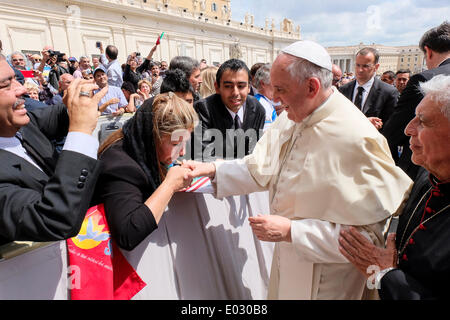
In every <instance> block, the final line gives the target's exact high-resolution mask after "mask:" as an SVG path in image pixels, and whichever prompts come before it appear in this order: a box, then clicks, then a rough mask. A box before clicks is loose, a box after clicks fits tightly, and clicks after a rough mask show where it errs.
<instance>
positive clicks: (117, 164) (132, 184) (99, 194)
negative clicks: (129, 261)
mask: <svg viewBox="0 0 450 320" xmlns="http://www.w3.org/2000/svg"><path fill="white" fill-rule="evenodd" d="M99 159H100V160H101V161H102V170H101V174H100V177H99V179H98V183H97V187H96V189H95V196H94V199H93V203H92V205H94V204H100V203H103V204H104V205H105V215H106V219H107V221H108V225H109V228H110V230H111V236H112V237H113V239H114V240H115V241H116V242H117V244H118V245H119V247H121V248H122V249H125V250H132V249H134V248H135V247H136V246H137V245H138V244H139V243H141V242H142V241H143V240H144V239H145V238H146V237H147V236H148V235H149V234H150V233H152V232H153V231H154V230H155V229H156V228H157V227H158V226H157V224H156V220H155V218H154V216H153V214H152V212H151V211H150V209H149V208H148V207H147V206H146V205H145V203H144V202H145V201H146V200H147V199H148V197H150V196H151V194H152V191H151V190H152V189H153V188H152V185H151V183H150V181H148V179H149V178H148V177H147V176H146V174H145V172H144V171H143V169H142V168H141V166H140V165H139V164H138V163H137V162H136V161H135V160H134V159H133V158H132V157H130V155H129V154H128V153H127V152H126V151H125V150H124V148H123V140H119V141H117V142H115V143H113V144H112V145H111V146H110V147H109V148H108V149H106V150H105V151H104V152H103V153H102V154H101V155H100V158H99Z"/></svg>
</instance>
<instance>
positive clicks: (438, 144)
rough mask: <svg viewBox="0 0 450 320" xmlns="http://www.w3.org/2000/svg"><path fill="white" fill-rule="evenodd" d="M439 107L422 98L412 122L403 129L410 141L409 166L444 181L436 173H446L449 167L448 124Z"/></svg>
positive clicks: (449, 131) (449, 132) (449, 130)
mask: <svg viewBox="0 0 450 320" xmlns="http://www.w3.org/2000/svg"><path fill="white" fill-rule="evenodd" d="M440 107H441V106H440V105H439V104H438V103H437V102H435V101H433V100H432V99H431V98H430V97H429V96H425V98H424V99H423V100H422V101H421V102H420V103H419V105H418V106H417V108H416V116H415V118H414V119H412V120H411V122H410V123H409V124H408V125H407V126H406V129H405V134H406V135H407V136H409V137H410V139H409V144H410V149H411V150H412V156H411V160H412V162H413V163H415V164H417V165H419V166H422V167H424V168H425V169H427V170H428V171H430V172H431V173H433V174H434V175H435V176H436V177H438V178H439V179H443V178H444V177H441V176H440V174H439V173H440V172H444V171H447V170H448V169H449V168H448V167H449V164H450V120H449V119H447V117H445V116H444V114H443V113H442V112H441V110H440ZM447 178H448V177H447Z"/></svg>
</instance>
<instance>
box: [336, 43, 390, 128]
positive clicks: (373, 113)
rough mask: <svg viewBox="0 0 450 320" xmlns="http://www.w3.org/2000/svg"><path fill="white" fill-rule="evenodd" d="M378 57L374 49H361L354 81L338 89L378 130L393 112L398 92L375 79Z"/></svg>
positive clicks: (357, 57)
mask: <svg viewBox="0 0 450 320" xmlns="http://www.w3.org/2000/svg"><path fill="white" fill-rule="evenodd" d="M379 58H380V56H379V54H378V51H377V50H376V49H374V48H369V47H366V48H362V49H361V50H359V51H358V53H357V54H356V63H355V74H356V79H355V80H353V81H351V82H349V83H347V84H346V85H344V86H342V87H340V88H339V91H341V93H342V94H343V95H344V96H346V97H347V98H348V99H350V100H351V101H352V102H353V103H354V104H355V106H356V107H357V108H358V109H360V110H361V112H362V113H364V114H365V115H366V117H367V118H368V119H369V120H370V122H372V124H373V125H374V126H375V128H377V129H378V130H380V132H381V133H383V131H382V127H383V124H384V123H386V121H387V120H388V119H389V117H390V116H391V114H392V113H393V112H394V108H395V105H396V103H397V98H398V91H397V90H396V89H395V87H394V86H391V85H388V84H387V83H384V82H382V81H381V80H379V79H378V78H376V77H375V75H376V72H377V70H378V67H379V66H380V64H379V63H378V60H379Z"/></svg>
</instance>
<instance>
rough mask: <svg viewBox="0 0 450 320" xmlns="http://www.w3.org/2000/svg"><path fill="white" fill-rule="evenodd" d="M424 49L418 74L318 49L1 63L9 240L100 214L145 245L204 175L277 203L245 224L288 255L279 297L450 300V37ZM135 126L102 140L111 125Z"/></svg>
mask: <svg viewBox="0 0 450 320" xmlns="http://www.w3.org/2000/svg"><path fill="white" fill-rule="evenodd" d="M419 46H420V48H421V50H422V51H423V52H424V54H425V60H426V64H427V67H428V70H426V71H424V72H422V73H418V74H414V75H413V74H411V72H410V71H409V70H398V71H397V72H396V73H394V72H385V73H383V74H382V75H381V77H378V76H377V70H378V68H379V58H380V55H379V53H378V52H377V50H375V49H373V48H371V47H367V48H362V49H361V50H359V51H358V53H357V54H356V56H355V75H354V78H353V74H342V71H341V70H340V69H339V67H338V66H336V65H333V64H332V63H331V59H330V56H329V54H328V53H327V51H326V50H325V49H324V48H323V47H322V46H320V45H319V44H317V43H315V42H313V41H307V40H305V41H298V42H295V43H293V44H291V45H289V46H287V47H286V48H283V49H282V50H281V52H280V54H279V55H278V56H277V57H276V59H275V61H274V62H273V63H258V64H255V65H253V66H251V67H250V68H249V67H248V66H247V65H246V64H245V62H244V61H242V60H239V59H229V60H227V61H224V62H223V63H222V64H221V65H220V66H218V67H217V66H208V65H207V63H206V61H201V62H198V61H197V60H196V59H194V58H192V57H187V56H177V57H173V58H172V59H171V60H170V62H169V63H167V61H154V60H153V55H154V53H155V51H156V49H157V45H155V46H154V47H153V48H152V49H151V50H150V52H149V53H148V55H147V56H146V57H145V58H143V57H142V56H141V55H140V53H137V52H133V53H131V54H129V55H128V57H127V60H126V63H125V64H121V63H120V62H119V61H118V56H119V52H118V49H117V47H115V46H114V45H108V46H107V47H106V48H105V49H104V48H103V44H102V43H99V45H98V50H99V55H98V57H93V58H92V64H91V59H90V58H89V57H88V56H81V57H79V59H77V58H76V57H69V58H67V56H66V55H65V54H62V53H60V52H57V51H54V50H53V48H52V47H50V46H47V47H45V48H43V50H42V52H41V56H39V55H28V56H25V55H23V54H22V53H20V52H13V53H11V54H9V55H8V56H7V57H6V56H5V55H3V54H0V160H1V162H2V167H1V168H0V212H1V214H0V244H4V243H7V242H10V241H16V240H28V241H56V240H64V239H68V238H70V237H73V236H75V235H77V234H78V232H79V230H80V227H81V223H82V221H83V219H84V215H85V213H86V211H87V209H88V208H89V207H91V206H93V205H96V204H99V203H103V204H104V205H105V212H106V218H107V221H108V224H109V226H110V229H111V235H112V238H113V239H114V240H115V241H116V242H117V244H118V245H119V247H121V248H122V249H124V250H133V249H134V248H135V247H136V246H137V245H139V244H140V243H141V242H142V241H143V240H144V239H145V238H146V237H147V236H148V235H150V234H151V233H152V232H153V231H154V230H155V229H156V228H157V227H158V223H159V221H160V219H161V217H162V215H163V214H164V211H165V208H166V207H167V205H168V203H169V202H170V200H171V198H172V196H173V195H174V193H175V192H177V191H179V190H181V189H183V188H185V187H187V186H189V185H190V184H191V182H192V181H193V179H194V178H196V177H200V176H207V177H210V179H211V182H212V185H213V187H214V196H215V197H217V198H219V199H221V198H224V197H227V196H231V195H241V194H248V193H251V192H257V191H268V193H269V201H270V210H271V212H270V215H264V216H261V215H258V216H255V217H251V218H249V221H250V226H251V228H252V231H253V232H254V234H255V236H256V237H257V238H258V239H260V240H261V241H270V242H275V243H276V247H275V252H274V260H275V261H277V263H275V264H273V266H272V268H273V269H272V272H271V277H270V284H269V294H268V298H269V299H362V298H378V294H379V297H381V298H382V299H442V298H446V297H448V291H447V290H446V287H447V284H449V283H450V277H449V275H450V263H449V261H450V252H449V250H448V249H447V246H446V242H447V241H448V240H450V238H449V237H448V235H450V232H449V230H450V228H449V229H447V228H446V227H447V223H449V227H450V215H448V214H450V194H449V190H450V189H449V184H450V95H449V92H450V24H449V23H448V22H444V23H442V24H441V25H439V26H437V27H435V28H432V29H431V30H429V31H427V32H426V33H425V34H424V35H423V37H422V38H421V40H420V43H419ZM0 50H1V42H0ZM123 113H133V114H134V115H133V116H132V117H131V119H130V120H128V121H127V122H126V123H125V124H124V125H123V127H122V128H120V129H118V130H117V131H116V132H114V133H113V134H111V135H110V136H109V137H108V138H107V139H106V141H104V142H103V143H102V144H101V145H99V141H98V139H97V138H96V137H93V136H92V133H93V132H94V130H95V128H96V125H97V121H98V117H99V115H112V116H120V115H122V114H123ZM393 216H399V224H398V229H397V231H396V230H391V229H392V228H389V226H393V224H391V222H392V220H393V219H392V218H393ZM387 229H390V230H391V231H392V232H393V233H395V232H397V235H398V236H397V238H396V237H395V235H394V234H393V233H391V234H390V235H389V236H387V239H386V230H387ZM373 266H376V267H377V268H378V269H377V270H378V271H376V272H375V273H373V272H371V271H370V270H373V269H372V267H373ZM298 274H301V277H298ZM369 284H372V285H373V286H374V287H375V288H377V289H379V290H378V291H374V290H372V291H371V290H370V289H371V288H369V287H370V285H369Z"/></svg>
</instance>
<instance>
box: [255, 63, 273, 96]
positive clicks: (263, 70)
mask: <svg viewBox="0 0 450 320" xmlns="http://www.w3.org/2000/svg"><path fill="white" fill-rule="evenodd" d="M271 68H272V65H271V64H270V63H266V64H264V65H262V66H261V67H260V68H259V69H258V71H256V74H255V77H254V78H253V85H254V86H255V88H256V89H258V90H260V89H261V83H264V84H266V85H268V84H270V69H271Z"/></svg>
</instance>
